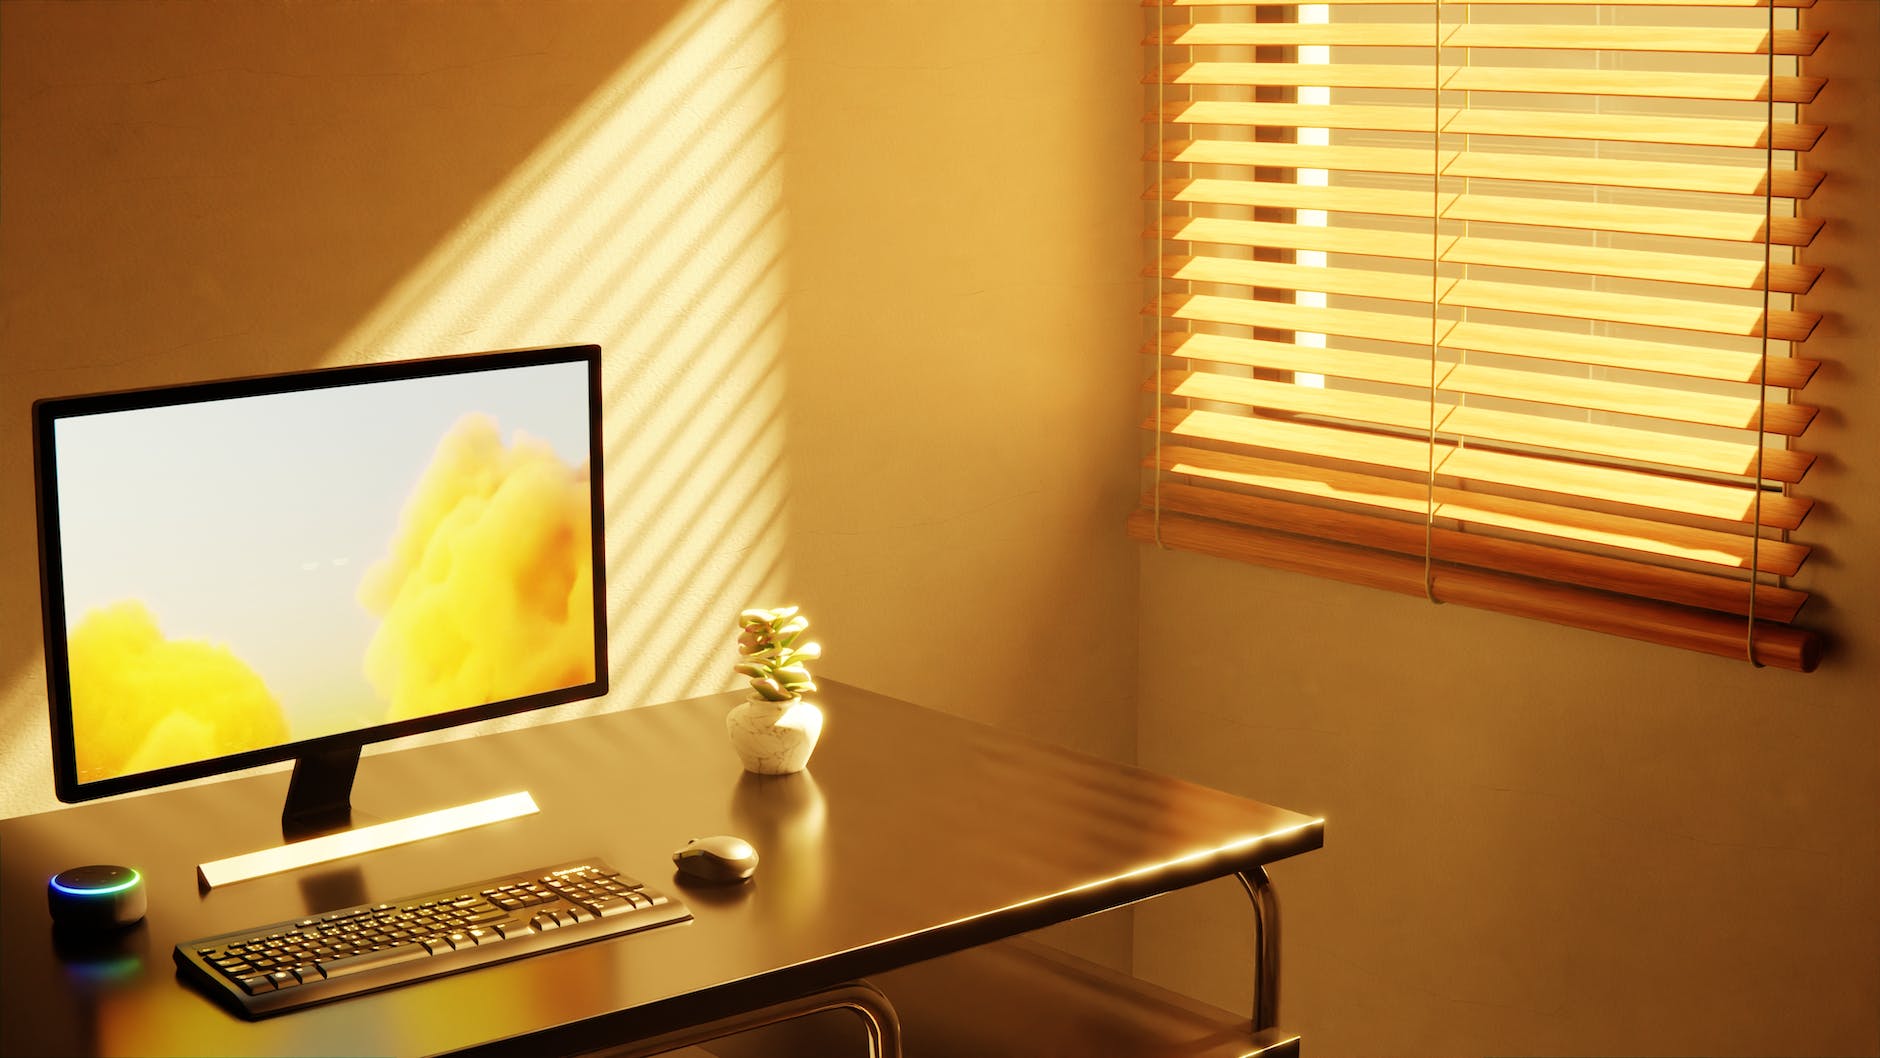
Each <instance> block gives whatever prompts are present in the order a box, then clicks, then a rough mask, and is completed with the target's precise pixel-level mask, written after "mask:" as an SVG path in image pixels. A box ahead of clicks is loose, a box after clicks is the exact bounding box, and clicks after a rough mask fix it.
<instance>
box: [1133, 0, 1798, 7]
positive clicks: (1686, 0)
mask: <svg viewBox="0 0 1880 1058" xmlns="http://www.w3.org/2000/svg"><path fill="white" fill-rule="evenodd" d="M1259 2H1260V3H1261V4H1263V5H1265V6H1270V7H1285V6H1298V5H1302V4H1311V5H1315V6H1316V5H1319V4H1324V5H1327V6H1330V7H1345V6H1355V7H1368V6H1384V5H1389V6H1393V7H1401V6H1403V5H1404V4H1407V3H1418V2H1422V3H1429V2H1431V0H1259ZM1445 2H1447V3H1452V4H1453V3H1456V2H1458V0H1445ZM1467 2H1470V3H1473V4H1475V5H1477V6H1478V7H1494V6H1501V7H1528V6H1539V5H1550V6H1558V5H1560V4H1562V3H1572V2H1573V0H1467ZM1599 2H1600V3H1602V4H1604V5H1605V6H1607V7H1718V8H1768V7H1772V6H1773V7H1777V8H1806V7H1813V6H1815V0H1599ZM1246 5H1247V0H1142V6H1144V7H1245V6H1246Z"/></svg>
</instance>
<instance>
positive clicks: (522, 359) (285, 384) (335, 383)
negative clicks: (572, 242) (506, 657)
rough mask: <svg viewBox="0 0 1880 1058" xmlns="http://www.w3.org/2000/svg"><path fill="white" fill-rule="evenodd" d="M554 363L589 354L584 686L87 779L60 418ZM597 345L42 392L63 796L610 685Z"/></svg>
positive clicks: (196, 774) (56, 781)
mask: <svg viewBox="0 0 1880 1058" xmlns="http://www.w3.org/2000/svg"><path fill="white" fill-rule="evenodd" d="M557 363H584V364H585V365H586V366H587V375H588V409H587V414H588V488H589V503H590V510H591V512H592V521H593V524H592V533H591V534H590V536H591V547H592V549H593V556H592V561H593V582H594V584H593V588H594V679H593V680H592V681H591V682H589V683H586V684H581V685H578V686H571V687H562V688H557V689H555V690H552V691H543V692H540V693H536V694H530V695H524V696H522V697H519V698H509V699H504V700H502V701H497V702H490V703H487V704H484V705H477V706H467V707H465V708H462V709H457V710H453V711H451V712H448V713H437V714H434V715H430V716H422V717H413V718H411V719H407V720H397V721H391V722H389V723H385V724H380V725H378V726H375V727H370V728H361V729H358V730H355V731H344V732H339V733H336V734H332V735H323V736H321V737H318V738H311V739H303V740H300V741H297V742H285V743H282V744H280V745H278V746H269V747H265V748H262V749H254V750H246V751H244V752H241V753H234V754H229V755H227V756H222V757H213V758H209V759H207V760H201V761H194V762H191V763H188V764H178V765H172V766H170V767H166V768H159V769H156V770H154V771H146V772H138V773H136V774H132V775H119V776H113V777H111V778H108V779H95V780H92V781H90V782H80V781H79V778H78V758H77V743H76V741H75V732H74V731H73V728H72V699H71V676H70V668H69V658H68V656H67V652H66V620H65V619H66V613H65V583H64V567H63V557H64V553H63V549H62V547H61V538H60V525H59V513H58V504H57V503H56V502H54V497H55V496H56V485H57V473H58V451H57V445H56V443H55V440H54V431H53V427H54V424H56V423H57V422H59V421H61V420H65V419H72V418H77V417H80V416H86V415H97V414H103V413H107V412H114V411H131V410H137V409H143V408H157V407H171V406H178V405H184V404H195V403H204V402H208V401H216V400H227V399H231V398H237V397H254V396H265V395H270V394H281V393H301V392H309V391H313V390H321V389H337V388H341V387H346V386H356V385H366V384H371V383H379V382H394V381H404V380H410V379H422V378H432V377H438V376H443V375H457V374H466V373H476V372H482V371H494V370H502V369H505V368H516V367H529V366H540V365H548V364H557ZM600 424H601V348H600V346H598V345H566V346H541V347H536V348H529V349H506V350H501V351H497V352H486V353H465V354H460V355H454V356H440V357H430V358H426V359H421V360H396V361H383V362H378V363H368V364H349V365H341V366H335V367H323V368H312V369H308V370H303V371H290V372H282V373H277V374H267V375H252V376H246V377H241V378H226V379H216V380H213V381H206V382H191V383H183V384H178V385H165V386H152V387H146V388H141V389H128V390H116V391H112V392H107V393H90V394H83V395H77V396H67V397H46V398H41V399H39V400H36V401H34V402H33V493H34V502H35V504H36V506H37V522H38V527H39V590H40V610H41V614H42V619H43V628H44V637H45V662H46V699H47V707H48V711H49V714H50V718H51V735H52V773H53V775H52V777H53V788H54V791H55V792H56V794H57V795H58V798H59V800H60V801H63V802H66V803H68V804H72V803H78V802H83V801H91V800H96V799H98V798H101V797H111V796H114V795H117V794H124V793H132V792H135V791H138V790H148V789H151V788H153V787H159V786H168V785H171V784H173V783H180V782H188V781H190V780H194V779H203V778H208V777H210V776H215V775H221V774H226V773H228V772H235V771H241V770H243V769H247V768H253V767H256V766H259V765H263V764H272V763H275V762H278V761H284V760H291V759H296V758H299V757H301V756H303V755H310V754H321V753H332V752H334V751H337V750H347V749H350V750H353V751H354V752H357V751H358V749H360V748H361V747H364V746H367V745H371V744H373V743H377V742H384V741H387V740H389V739H395V738H404V737H407V736H411V735H421V734H425V733H428V732H432V731H438V730H442V729H444V728H449V727H457V726H461V725H463V724H470V723H476V722H478V721H482V720H491V719H495V718H497V717H502V716H510V715H513V714H516V713H522V712H528V711H530V710H535V709H545V708H548V707H550V706H555V705H562V704H565V703H567V702H572V701H579V700H582V699H587V698H595V697H599V696H602V695H605V694H606V693H607V690H608V672H607V619H606V614H607V608H606V604H607V576H606V570H607V563H606V545H605V532H604V530H605V523H606V509H605V498H606V489H605V487H604V484H603V474H602V467H603V463H604V461H603V459H602V451H601V449H602V434H601V425H600Z"/></svg>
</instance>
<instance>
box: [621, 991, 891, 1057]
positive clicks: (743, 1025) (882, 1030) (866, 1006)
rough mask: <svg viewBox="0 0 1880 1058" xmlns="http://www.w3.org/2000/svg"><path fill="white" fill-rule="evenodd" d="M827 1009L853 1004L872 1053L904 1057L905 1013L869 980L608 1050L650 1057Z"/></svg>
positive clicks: (875, 1055) (869, 1051) (877, 1055)
mask: <svg viewBox="0 0 1880 1058" xmlns="http://www.w3.org/2000/svg"><path fill="white" fill-rule="evenodd" d="M826 1010H851V1011H854V1012H855V1014H856V1015H857V1016H858V1017H860V1018H861V1019H862V1026H863V1028H865V1029H866V1030H867V1032H868V1055H869V1058H901V1019H900V1018H899V1017H897V1016H896V1015H895V1013H894V1006H893V1005H892V1004H890V1003H889V1002H888V997H887V996H886V995H883V994H882V991H881V989H879V988H876V987H875V986H874V985H872V984H869V983H868V982H867V981H853V982H850V983H849V984H846V985H837V986H836V987H834V988H829V989H825V990H823V991H821V992H817V993H815V994H814V995H807V996H803V997H801V998H798V999H790V1000H785V1001H784V1002H782V1003H774V1004H772V1005H770V1006H767V1007H765V1008H763V1009H762V1010H752V1011H747V1012H745V1013H742V1014H733V1015H731V1016H730V1017H726V1018H720V1019H719V1020H717V1021H713V1022H708V1023H706V1024H703V1025H694V1026H692V1027H691V1028H687V1029H679V1030H677V1031H675V1032H668V1033H665V1034H663V1035H659V1036H654V1037H652V1038H650V1039H644V1040H637V1041H635V1042H633V1043H629V1044H626V1045H624V1046H621V1047H618V1048H614V1049H611V1050H608V1051H604V1052H602V1054H603V1055H604V1056H605V1058H647V1056H649V1055H655V1054H661V1053H664V1052H666V1051H673V1050H677V1049H679V1048H680V1047H690V1046H693V1045H695V1044H700V1043H707V1042H709V1041H711V1040H715V1039H718V1038H720V1037H723V1036H730V1035H732V1034H734V1033H739V1032H744V1031H746V1030H748V1029H759V1028H763V1027H764V1026H765V1025H775V1024H777V1023H778V1022H782V1021H789V1020H791V1019H793V1018H803V1017H808V1016H809V1015H811V1014H820V1013H822V1012H824V1011H826Z"/></svg>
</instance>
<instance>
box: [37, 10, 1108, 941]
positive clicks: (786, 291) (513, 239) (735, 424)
mask: <svg viewBox="0 0 1880 1058" xmlns="http://www.w3.org/2000/svg"><path fill="white" fill-rule="evenodd" d="M1035 8H1036V10H1037V13H1038V14H1039V15H1040V16H1041V17H1040V19H1039V21H1038V23H1037V25H1036V28H1035V30H1034V31H1031V32H1025V31H1022V30H1021V31H1019V32H1005V33H1001V34H991V33H988V32H986V30H987V29H988V27H994V26H1000V27H1003V28H1004V29H1006V30H1010V29H1012V27H1011V26H1010V25H1009V24H1008V23H1009V21H1010V20H1009V19H1008V18H1007V17H1006V16H1007V15H1008V14H1009V12H1010V8H1009V7H1008V6H1007V5H1005V4H1002V3H998V2H991V0H988V2H982V3H976V4H975V3H965V4H963V3H959V2H955V0H949V2H948V3H945V4H937V3H874V2H855V3H835V2H821V0H804V2H796V3H782V2H764V0H689V2H688V0H664V2H646V0H631V2H627V0H621V2H605V3H591V2H572V0H570V2H538V0H508V2H494V3H453V4H432V3H417V2H413V3H368V4H357V3H339V2H334V3H326V2H317V3H281V4H275V3H255V2H252V0H224V2H204V3H195V4H149V3H143V2H125V3H93V4H64V3H51V4H38V3H31V2H19V3H15V2H8V3H5V4H4V5H0V19H3V20H4V21H0V44H3V47H4V52H3V53H0V69H3V70H4V78H5V80H4V97H3V99H0V107H3V108H4V109H3V110H0V129H3V130H4V136H5V139H4V143H3V144H0V151H3V152H4V163H5V164H4V166H3V167H0V210H3V211H0V319H3V320H4V332H0V333H3V337H4V342H5V352H4V358H0V392H4V399H3V400H0V437H5V438H8V439H9V440H7V441H6V442H5V443H4V444H3V445H0V533H3V534H4V536H0V813H5V814H18V813H22V812H28V811H35V810H40V809H44V808H47V807H50V806H51V805H52V803H53V802H52V798H51V792H50V781H49V771H48V753H47V749H46V720H45V702H44V678H43V674H42V670H41V656H40V648H39V641H40V629H39V600H38V580H37V572H36V568H35V564H34V558H33V556H34V535H33V518H32V503H33V500H32V468H31V462H30V444H29V441H28V437H29V435H28V429H27V425H28V408H29V405H30V402H31V401H32V400H33V399H34V398H36V397H39V396H42V395H51V394H63V393H73V392H86V391H93V390H99V389H107V388H117V387H124V386H132V385H145V384H155V383H163V382H171V381H180V380H185V379H197V378H209V377H217V376H224V375H230V374H241V373H255V372H262V371H271V370H278V369H291V368H298V367H306V366H313V365H318V364H327V363H340V362H352V361H362V360H376V359H384V358H395V357H408V356H423V355H429V354H437V353H444V352H459V351H474V350H479V349H489V348H502V347H508V346H516V345H527V344H540V343H552V342H560V341H598V342H600V343H602V344H603V345H604V346H605V347H606V348H607V359H606V367H605V376H606V386H607V394H608V408H607V411H608V440H607V467H606V473H607V479H608V481H607V483H608V513H609V526H608V530H609V547H608V552H609V564H608V571H609V587H610V597H611V600H610V601H611V611H612V612H611V614H610V618H611V622H612V629H613V634H614V644H613V648H614V649H613V660H612V673H613V677H614V681H615V686H616V688H617V690H616V692H615V693H614V695H613V696H612V697H611V698H610V699H609V700H608V701H607V702H605V703H596V704H595V705H587V706H581V705H577V706H569V707H565V708H564V709H561V710H557V711H555V714H554V715H557V716H560V715H568V714H569V713H570V712H578V711H580V710H582V709H588V708H620V707H626V706H631V705H634V704H639V703H643V702H647V701H657V700H663V699H668V698H673V697H679V696H683V695H687V694H695V693H703V692H707V691H715V690H718V689H721V688H724V687H727V686H730V682H731V681H730V679H729V671H728V670H729V667H730V666H729V660H730V659H729V654H730V638H731V637H730V632H729V629H730V628H731V618H732V615H733V614H734V613H735V611H736V610H737V609H738V608H740V607H742V606H745V605H750V604H753V603H768V602H776V601H782V600H785V599H794V600H798V601H800V602H802V603H803V604H804V605H806V606H807V607H809V609H810V612H811V613H812V615H813V616H814V618H815V619H816V621H817V631H818V633H819V635H820V637H821V638H822V639H823V641H824V642H825V644H826V646H827V648H828V653H827V661H826V663H825V665H824V666H822V667H821V669H820V671H821V672H824V673H826V674H829V675H831V676H834V677H836V678H839V679H845V680H849V681H851V682H856V683H861V684H864V685H867V686H870V687H872V688H875V689H879V690H882V691H886V692H889V693H893V694H897V695H901V696H904V697H907V698H912V699H915V700H918V701H922V702H927V703H931V704H933V705H936V706H939V707H942V708H946V709H950V710H954V711H957V712H960V713H964V714H968V715H971V716H973V717H975V718H979V719H984V720H987V721H992V722H997V723H1000V724H1004V725H1006V726H1010V727H1013V728H1015V729H1018V730H1022V731H1025V732H1028V733H1031V734H1036V735H1039V736H1041V737H1047V738H1051V739H1054V740H1058V741H1064V742H1068V743H1071V744H1073V745H1076V746H1079V747H1081V748H1084V749H1089V750H1093V751H1096V752H1101V753H1106V754H1110V755H1112V756H1118V757H1125V758H1127V757H1128V756H1130V755H1131V754H1132V753H1133V751H1134V716H1133V711H1132V705H1131V703H1132V700H1133V696H1134V691H1135V669H1134V664H1135V642H1134V636H1135V632H1134V630H1135V615H1134V595H1135V569H1134V557H1133V552H1134V547H1133V545H1131V544H1129V543H1128V542H1127V541H1126V540H1124V539H1123V537H1122V534H1121V531H1120V528H1119V527H1120V525H1121V523H1122V519H1123V517H1124V515H1125V514H1126V512H1127V511H1128V509H1129V506H1130V504H1131V503H1132V502H1133V496H1134V490H1135V487H1136V482H1135V476H1134V470H1133V467H1132V465H1131V464H1132V462H1133V459H1134V453H1135V444H1136V441H1135V437H1134V431H1133V417H1134V409H1135V401H1136V396H1135V392H1134V384H1135V378H1136V372H1137V369H1138V365H1137V364H1136V362H1135V360H1136V356H1135V353H1134V346H1135V342H1136V325H1135V322H1134V321H1135V310H1136V307H1137V306H1136V298H1137V297H1138V295H1139V292H1140V288H1139V286H1138V282H1137V280H1136V278H1135V273H1136V270H1137V269H1138V267H1139V266H1140V262H1139V258H1138V243H1137V241H1136V234H1137V233H1136V225H1137V223H1138V219H1139V208H1138V206H1137V204H1136V201H1135V196H1136V194H1137V192H1138V190H1139V189H1138V188H1137V186H1136V183H1137V175H1136V174H1137V162H1136V156H1137V153H1138V152H1139V149H1140V141H1139V138H1138V136H1139V130H1138V125H1137V122H1136V120H1135V115H1134V108H1135V101H1136V99H1137V96H1138V92H1139V90H1138V88H1137V87H1136V84H1135V79H1136V76H1137V70H1136V65H1135V64H1136V57H1137V34H1138V30H1139V24H1138V17H1139V16H1138V11H1137V9H1136V8H1135V7H1134V6H1133V4H1131V3H1128V2H1124V0H1105V2H1096V3H1092V2H1085V0H1068V2H1064V3H1059V4H1055V5H1051V6H1049V7H1047V6H1046V5H1043V4H1039V5H1035ZM1013 177H1018V178H1019V179H1017V180H1013V179H1012V178H1013ZM126 531H127V532H133V531H135V530H134V523H127V526H126ZM828 737H840V733H839V732H837V731H831V732H830V734H829V736H828ZM368 766H369V765H368ZM1083 935H1085V936H1087V937H1088V938H1089V940H1088V943H1089V944H1090V945H1092V947H1091V948H1090V950H1091V951H1093V952H1094V953H1096V954H1099V955H1101V956H1103V957H1105V958H1107V959H1109V960H1111V961H1113V962H1122V961H1124V960H1126V958H1127V951H1128V944H1129V931H1128V924H1127V921H1126V920H1123V919H1119V920H1117V921H1113V922H1110V923H1105V924H1099V925H1098V926H1097V927H1095V928H1094V930H1085V931H1083ZM1071 939H1073V940H1076V938H1071Z"/></svg>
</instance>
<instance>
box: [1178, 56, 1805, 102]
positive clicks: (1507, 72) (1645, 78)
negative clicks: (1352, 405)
mask: <svg viewBox="0 0 1880 1058" xmlns="http://www.w3.org/2000/svg"><path fill="white" fill-rule="evenodd" d="M1143 82H1144V83H1145V84H1168V85H1210V86H1216V87H1244V88H1257V87H1292V88H1307V87H1320V88H1401V89H1412V90H1419V91H1424V90H1429V89H1433V88H1440V89H1442V90H1443V91H1457V92H1469V91H1473V92H1511V93H1528V94H1537V95H1571V96H1635V97H1651V98H1654V99H1722V100H1737V101H1742V102H1760V101H1764V100H1769V99H1771V98H1772V96H1773V99H1774V101H1775V102H1778V103H1808V102H1812V101H1813V100H1814V98H1815V96H1816V95H1817V94H1818V93H1820V91H1821V88H1822V86H1823V85H1824V84H1826V83H1827V82H1826V80H1825V79H1823V78H1820V77H1773V78H1772V77H1768V76H1765V75H1758V74H1723V73H1676V72H1671V73H1665V72H1656V71H1639V70H1552V69H1535V68H1520V67H1513V68H1503V67H1493V66H1444V67H1441V68H1440V69H1437V70H1431V69H1430V68H1429V67H1427V66H1419V65H1415V64H1411V63H1364V64H1358V63H1289V62H1182V63H1171V64H1169V65H1167V66H1164V67H1162V68H1161V69H1159V70H1157V71H1155V72H1154V73H1151V74H1148V75H1146V76H1145V77H1144V78H1143Z"/></svg>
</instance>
